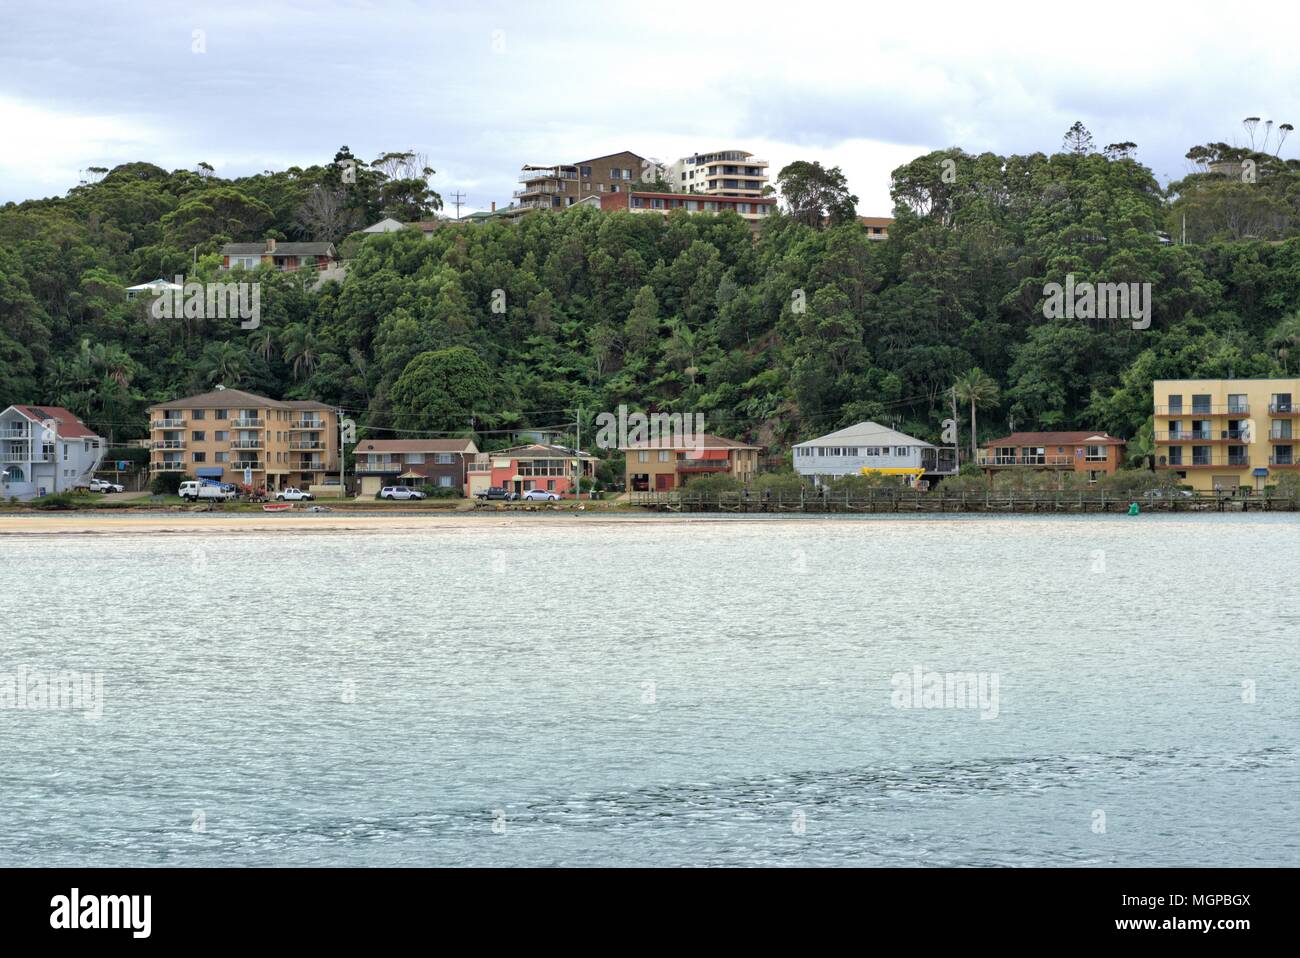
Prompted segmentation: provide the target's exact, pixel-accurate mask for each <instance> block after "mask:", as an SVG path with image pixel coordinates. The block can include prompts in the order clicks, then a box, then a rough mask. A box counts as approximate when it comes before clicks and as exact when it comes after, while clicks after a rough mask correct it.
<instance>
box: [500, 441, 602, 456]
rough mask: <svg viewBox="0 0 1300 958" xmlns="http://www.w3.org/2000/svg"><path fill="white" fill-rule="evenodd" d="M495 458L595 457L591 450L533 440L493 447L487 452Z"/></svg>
mask: <svg viewBox="0 0 1300 958" xmlns="http://www.w3.org/2000/svg"><path fill="white" fill-rule="evenodd" d="M487 455H489V456H491V457H492V458H494V459H497V458H502V457H506V456H508V457H509V458H511V459H545V458H555V459H573V458H578V459H593V460H594V459H595V458H596V457H595V456H593V455H592V454H591V453H589V452H581V451H579V450H574V449H569V448H568V447H567V446H551V445H547V444H546V443H541V442H533V443H529V444H528V445H526V446H511V447H510V448H509V449H493V450H492V451H491V452H489V453H487Z"/></svg>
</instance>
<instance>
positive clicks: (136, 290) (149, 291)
mask: <svg viewBox="0 0 1300 958" xmlns="http://www.w3.org/2000/svg"><path fill="white" fill-rule="evenodd" d="M183 289H184V287H183V286H181V285H180V284H179V283H171V282H168V281H167V280H165V279H162V278H161V277H160V278H158V279H153V280H150V281H149V282H147V283H141V284H140V285H138V286H128V287H127V288H126V298H127V299H137V298H139V297H141V296H148V297H150V298H152V297H154V296H156V295H158V294H159V293H168V294H170V293H178V292H180V291H181V290H183Z"/></svg>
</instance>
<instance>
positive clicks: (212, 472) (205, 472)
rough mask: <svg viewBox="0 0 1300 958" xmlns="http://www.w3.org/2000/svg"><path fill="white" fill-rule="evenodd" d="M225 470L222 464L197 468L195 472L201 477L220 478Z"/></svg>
mask: <svg viewBox="0 0 1300 958" xmlns="http://www.w3.org/2000/svg"><path fill="white" fill-rule="evenodd" d="M225 471H226V470H224V469H222V468H221V467H220V466H204V467H203V468H202V469H195V470H194V474H195V475H196V476H198V477H199V478H200V479H220V478H221V476H222V475H223V474H224V473H225Z"/></svg>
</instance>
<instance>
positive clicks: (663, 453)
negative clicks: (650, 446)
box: [659, 449, 672, 462]
mask: <svg viewBox="0 0 1300 958" xmlns="http://www.w3.org/2000/svg"><path fill="white" fill-rule="evenodd" d="M659 461H660V462H671V461H672V459H671V454H670V453H669V451H668V450H667V449H660V450H659Z"/></svg>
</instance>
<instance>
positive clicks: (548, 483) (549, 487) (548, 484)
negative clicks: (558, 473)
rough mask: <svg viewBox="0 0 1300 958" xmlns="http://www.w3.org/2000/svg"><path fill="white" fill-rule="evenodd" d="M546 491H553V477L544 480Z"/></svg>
mask: <svg viewBox="0 0 1300 958" xmlns="http://www.w3.org/2000/svg"><path fill="white" fill-rule="evenodd" d="M546 491H547V492H554V491H555V480H554V479H547V480H546Z"/></svg>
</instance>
